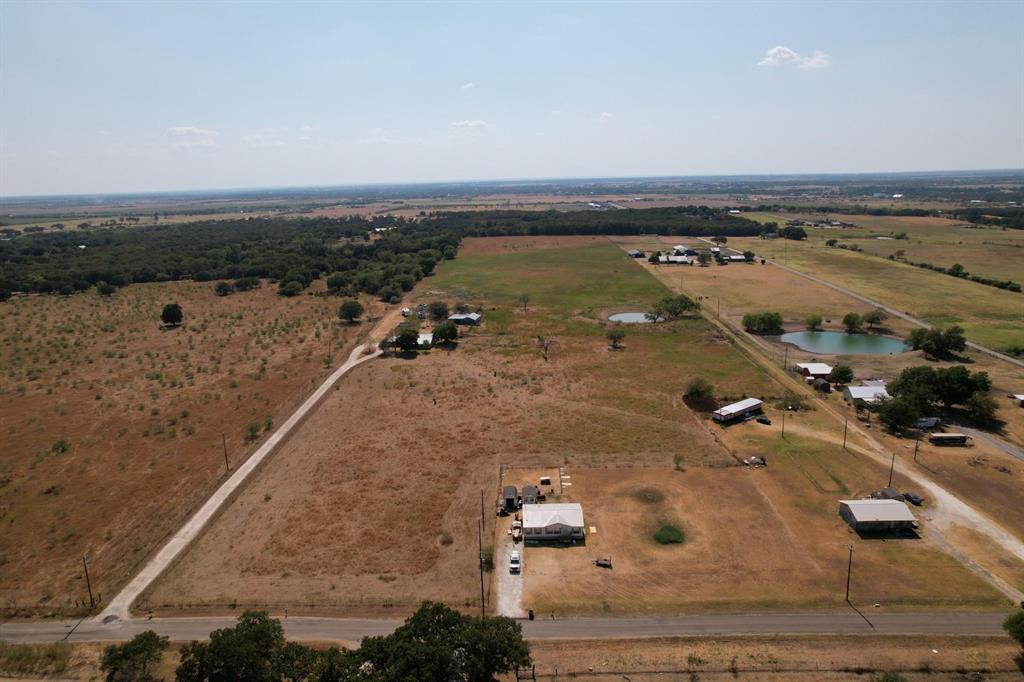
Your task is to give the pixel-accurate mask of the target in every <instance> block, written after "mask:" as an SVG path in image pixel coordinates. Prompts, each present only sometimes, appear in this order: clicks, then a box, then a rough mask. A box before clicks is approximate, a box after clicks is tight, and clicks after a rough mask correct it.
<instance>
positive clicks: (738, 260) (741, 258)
mask: <svg viewBox="0 0 1024 682" xmlns="http://www.w3.org/2000/svg"><path fill="white" fill-rule="evenodd" d="M726 258H728V259H729V260H730V261H731V262H733V263H746V262H747V258H746V256H742V255H740V254H738V253H734V254H732V255H731V256H726Z"/></svg>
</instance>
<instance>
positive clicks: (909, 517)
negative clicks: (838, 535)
mask: <svg viewBox="0 0 1024 682" xmlns="http://www.w3.org/2000/svg"><path fill="white" fill-rule="evenodd" d="M839 516H841V517H843V520H844V521H846V522H847V523H848V524H850V527H851V528H853V529H854V530H855V531H857V532H859V533H879V532H887V531H894V530H907V529H912V528H914V525H915V521H914V515H913V514H912V513H911V512H910V508H909V507H907V505H906V504H904V503H903V502H901V501H900V500H840V501H839Z"/></svg>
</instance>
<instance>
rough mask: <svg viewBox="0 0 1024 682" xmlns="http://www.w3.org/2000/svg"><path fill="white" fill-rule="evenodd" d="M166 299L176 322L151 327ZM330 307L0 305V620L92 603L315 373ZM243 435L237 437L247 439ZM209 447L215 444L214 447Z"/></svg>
mask: <svg viewBox="0 0 1024 682" xmlns="http://www.w3.org/2000/svg"><path fill="white" fill-rule="evenodd" d="M171 301H177V302H179V303H180V304H181V305H182V307H183V309H184V313H185V324H184V325H183V326H182V327H180V328H177V329H164V328H162V326H161V324H160V311H161V309H162V307H163V305H164V304H165V303H167V302H171ZM336 308H337V302H336V299H330V298H321V297H315V296H300V297H297V298H293V299H286V298H282V297H280V296H278V295H277V294H276V288H275V287H273V286H269V285H264V286H263V287H262V288H260V289H258V290H255V291H251V292H247V293H237V294H235V295H232V296H227V297H218V296H215V295H214V293H213V283H205V284H197V283H190V282H178V283H168V284H142V285H133V286H131V287H128V288H125V289H120V290H119V291H118V292H117V293H116V294H115V295H114V296H112V297H110V298H108V299H104V298H99V297H97V296H96V295H95V294H91V293H90V294H80V295H75V296H70V297H56V296H46V297H43V296H32V297H16V298H14V299H12V300H10V301H8V302H7V303H5V304H4V305H3V306H0V337H2V338H3V344H2V346H0V395H2V396H3V400H4V410H3V412H2V413H0V429H2V433H3V442H4V445H3V448H2V450H0V522H2V524H3V532H2V533H0V608H3V609H4V610H7V611H15V612H16V611H19V610H24V611H28V612H33V611H47V612H48V611H54V612H67V611H69V610H71V611H73V610H75V604H76V602H78V603H83V602H85V601H87V592H86V585H85V581H84V579H83V578H84V575H83V570H82V562H81V559H82V556H83V555H88V561H89V566H90V574H91V575H90V577H91V579H92V585H93V591H94V593H96V594H102V595H103V596H104V597H108V596H110V595H112V594H113V592H114V591H115V589H116V588H117V587H118V586H119V585H120V584H122V583H123V582H124V581H125V580H126V579H127V578H128V577H129V576H130V575H131V574H132V572H133V571H134V570H135V569H136V568H137V567H138V566H139V565H140V563H141V562H142V560H143V559H144V558H145V557H146V556H147V555H148V554H149V553H150V552H151V551H153V550H154V549H155V548H156V547H157V546H158V544H159V543H160V541H161V540H162V539H163V538H164V537H165V536H166V535H167V534H168V533H170V532H171V531H172V530H174V529H175V528H176V527H177V526H178V525H180V524H181V523H182V522H183V520H184V519H185V518H186V517H187V515H188V514H189V513H190V511H191V510H192V509H194V507H195V506H196V505H197V504H198V503H199V502H200V501H201V500H202V499H203V498H204V497H205V496H206V495H207V494H209V492H210V491H211V490H212V488H213V487H214V486H215V485H216V484H217V483H218V482H219V481H220V479H221V478H222V476H223V474H224V452H223V449H224V447H225V442H226V447H227V450H228V456H229V458H230V460H231V462H232V463H235V464H237V462H239V461H240V460H241V458H243V457H244V456H245V455H246V454H247V453H248V452H249V451H250V450H251V449H252V448H253V447H254V442H253V441H258V440H259V439H260V438H261V437H262V435H263V434H264V433H265V432H266V431H267V430H268V429H270V428H272V426H273V425H274V424H276V423H279V422H280V421H282V420H283V416H284V415H285V414H286V413H287V412H288V411H289V410H290V409H291V408H292V407H294V406H295V405H296V404H297V403H298V402H299V400H300V399H301V398H303V397H304V396H305V395H306V394H307V393H308V392H309V390H310V388H311V386H312V384H313V382H314V381H316V380H317V378H318V377H320V376H321V375H322V374H323V373H325V372H326V364H325V359H326V356H327V353H328V347H329V344H331V345H333V348H334V353H333V354H334V359H335V361H338V362H340V361H341V360H342V359H343V354H342V352H343V346H344V344H345V343H346V342H347V341H348V340H349V339H350V338H351V337H352V336H353V335H354V334H357V333H358V330H359V329H360V327H359V326H353V327H343V326H340V325H339V324H338V320H337V313H336ZM250 428H252V429H253V432H252V433H251V434H250V433H249V429H250ZM222 434H224V438H225V439H226V440H222Z"/></svg>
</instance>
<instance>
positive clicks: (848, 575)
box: [846, 545, 853, 604]
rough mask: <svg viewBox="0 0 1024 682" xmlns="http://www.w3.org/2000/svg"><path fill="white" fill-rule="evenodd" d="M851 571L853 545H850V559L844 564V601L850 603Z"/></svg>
mask: <svg viewBox="0 0 1024 682" xmlns="http://www.w3.org/2000/svg"><path fill="white" fill-rule="evenodd" d="M852 572H853V545H850V561H849V563H847V564H846V603H847V604H849V603H850V574H851V573H852Z"/></svg>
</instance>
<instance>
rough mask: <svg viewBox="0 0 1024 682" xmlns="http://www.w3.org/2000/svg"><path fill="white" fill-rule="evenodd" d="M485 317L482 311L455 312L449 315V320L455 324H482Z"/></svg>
mask: <svg viewBox="0 0 1024 682" xmlns="http://www.w3.org/2000/svg"><path fill="white" fill-rule="evenodd" d="M483 317H484V316H483V315H481V314H480V313H455V314H454V315H449V316H448V321H449V322H454V323H455V324H480V320H482V319H483Z"/></svg>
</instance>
